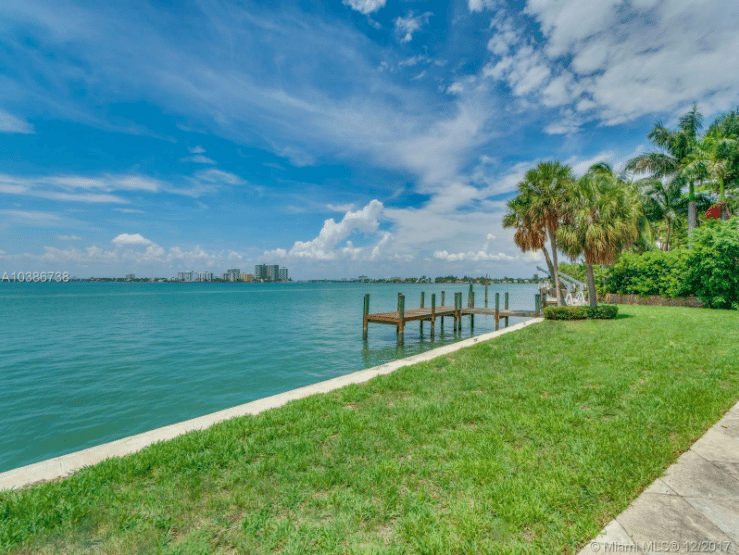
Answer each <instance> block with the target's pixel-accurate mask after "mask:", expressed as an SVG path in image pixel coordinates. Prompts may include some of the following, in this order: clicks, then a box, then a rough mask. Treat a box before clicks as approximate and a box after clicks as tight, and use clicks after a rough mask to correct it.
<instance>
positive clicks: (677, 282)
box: [605, 249, 690, 297]
mask: <svg viewBox="0 0 739 555" xmlns="http://www.w3.org/2000/svg"><path fill="white" fill-rule="evenodd" d="M689 258H690V253H689V251H687V250H685V249H676V250H672V251H647V252H645V253H644V254H633V253H624V254H623V255H622V256H621V258H620V259H619V261H618V262H617V263H616V264H614V265H613V266H611V267H610V268H608V270H607V272H606V287H605V289H606V291H607V292H608V293H616V294H619V295H643V296H647V295H662V296H663V297H682V296H687V295H688V294H689V293H690V291H689V290H688V287H687V284H686V282H685V275H686V273H687V270H688V264H689V263H688V259H689Z"/></svg>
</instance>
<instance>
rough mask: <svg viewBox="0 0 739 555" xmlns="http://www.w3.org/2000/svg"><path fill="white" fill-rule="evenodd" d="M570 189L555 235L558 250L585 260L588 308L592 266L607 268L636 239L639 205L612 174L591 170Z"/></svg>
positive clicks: (592, 288) (593, 296) (631, 189)
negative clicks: (561, 219)
mask: <svg viewBox="0 0 739 555" xmlns="http://www.w3.org/2000/svg"><path fill="white" fill-rule="evenodd" d="M591 170H592V171H589V172H588V173H586V174H585V175H584V176H582V177H581V178H580V179H579V180H578V181H577V182H575V183H573V184H572V185H571V191H570V194H568V195H567V202H566V205H565V207H564V208H565V210H564V213H565V216H564V219H563V224H562V225H561V226H560V227H559V229H558V231H557V238H558V239H559V244H560V245H561V247H562V250H563V251H564V252H566V253H567V254H568V255H570V256H571V257H572V258H573V259H574V258H576V257H578V256H580V255H582V257H583V259H584V260H585V266H586V270H587V280H588V297H589V299H590V306H591V307H592V308H595V307H597V306H598V297H597V294H596V289H595V277H594V272H593V265H595V264H611V263H613V262H614V261H615V260H616V257H617V256H618V255H619V254H620V253H621V252H622V251H623V250H624V249H626V248H628V247H630V246H631V245H632V243H633V242H634V241H635V240H636V238H637V237H638V235H639V218H640V216H641V214H642V205H641V201H640V197H639V193H638V191H637V190H636V188H635V187H634V186H633V185H631V184H628V183H625V182H623V181H621V180H619V179H618V178H616V177H615V176H614V175H613V174H612V173H608V172H603V171H600V169H599V168H597V167H596V168H591Z"/></svg>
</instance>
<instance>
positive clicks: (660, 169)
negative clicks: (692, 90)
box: [626, 104, 703, 230]
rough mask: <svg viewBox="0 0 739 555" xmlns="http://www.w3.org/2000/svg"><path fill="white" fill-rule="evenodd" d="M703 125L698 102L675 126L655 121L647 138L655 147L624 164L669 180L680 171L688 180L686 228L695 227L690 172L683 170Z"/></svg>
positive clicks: (638, 171)
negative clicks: (671, 127)
mask: <svg viewBox="0 0 739 555" xmlns="http://www.w3.org/2000/svg"><path fill="white" fill-rule="evenodd" d="M702 126H703V115H702V114H701V113H700V112H699V111H698V105H697V104H693V108H692V110H690V112H688V113H687V114H685V115H683V116H682V117H681V118H680V120H679V122H678V127H677V129H672V130H670V129H667V128H666V127H665V126H664V125H663V124H662V122H657V123H656V124H655V125H654V128H653V129H652V131H650V133H649V135H648V138H649V140H650V141H651V142H652V144H654V145H655V146H656V147H657V148H658V150H657V151H652V152H647V153H645V154H641V155H639V156H637V157H636V158H632V159H631V160H629V162H628V163H627V164H626V169H627V170H629V171H633V172H636V173H650V174H651V177H653V178H656V179H665V180H672V179H675V178H677V177H679V176H680V175H682V176H683V177H684V178H685V180H686V181H687V183H688V188H689V190H688V203H689V204H688V229H689V230H691V229H693V228H694V227H695V225H696V222H697V216H696V212H697V209H696V204H695V202H696V199H695V179H696V176H695V174H694V172H691V171H686V169H687V166H688V164H689V160H688V156H689V155H690V154H691V153H692V152H693V151H694V150H695V148H696V145H697V143H698V133H699V132H700V130H701V128H702Z"/></svg>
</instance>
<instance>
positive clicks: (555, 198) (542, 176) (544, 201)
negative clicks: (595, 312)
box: [503, 162, 573, 305]
mask: <svg viewBox="0 0 739 555" xmlns="http://www.w3.org/2000/svg"><path fill="white" fill-rule="evenodd" d="M572 180H573V177H572V169H571V168H570V167H569V166H566V165H563V164H560V163H559V162H541V163H539V164H538V165H537V166H536V168H534V169H531V170H529V171H527V172H526V174H525V175H524V178H523V179H522V180H521V181H520V182H519V184H518V196H517V197H516V198H515V199H513V200H512V201H511V202H509V204H508V208H509V210H510V212H509V213H508V214H507V215H506V217H505V219H504V221H503V225H504V227H516V229H520V228H524V227H525V228H527V229H528V231H526V232H524V235H526V236H527V237H528V239H529V240H530V241H532V244H536V245H540V246H537V247H531V248H532V249H537V250H538V249H539V248H541V249H542V251H544V256H545V258H546V259H547V264H548V265H549V269H550V271H551V273H552V277H553V278H554V289H555V291H556V295H557V304H558V305H561V304H562V293H561V291H560V290H559V267H558V261H557V250H558V245H557V229H558V228H559V225H560V222H561V220H562V217H563V206H564V204H565V201H566V195H567V193H568V191H569V189H570V184H571V182H572ZM506 224H508V225H506ZM547 239H548V241H549V247H550V249H551V261H550V259H549V253H548V252H547V250H546V248H545V245H546V242H547ZM514 240H515V239H514ZM539 240H540V242H539ZM522 241H523V236H522ZM516 244H517V245H519V247H520V246H521V245H520V244H519V243H516ZM522 249H523V247H522Z"/></svg>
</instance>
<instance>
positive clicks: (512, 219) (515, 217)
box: [503, 196, 554, 275]
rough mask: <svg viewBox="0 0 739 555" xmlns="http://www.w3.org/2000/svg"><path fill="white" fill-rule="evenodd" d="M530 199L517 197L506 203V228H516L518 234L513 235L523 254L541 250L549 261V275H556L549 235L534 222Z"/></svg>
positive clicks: (504, 224) (504, 219) (504, 222)
mask: <svg viewBox="0 0 739 555" xmlns="http://www.w3.org/2000/svg"><path fill="white" fill-rule="evenodd" d="M529 205H530V201H529V199H526V198H523V197H521V196H517V197H515V198H513V199H512V200H509V201H508V202H507V203H506V206H507V207H508V212H507V213H506V215H505V216H504V217H503V227H504V228H511V227H512V228H514V229H515V230H516V232H515V233H514V234H513V242H514V243H516V245H517V246H518V248H520V249H521V250H522V251H523V252H530V251H538V250H541V251H543V253H544V258H545V259H546V261H547V267H548V268H549V273H550V274H551V275H554V265H553V264H552V258H551V257H550V256H549V251H548V250H547V245H546V238H547V234H546V231H545V230H544V226H543V225H542V224H541V222H536V224H535V223H534V222H533V221H532V219H531V217H530V214H531V210H530V207H529Z"/></svg>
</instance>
